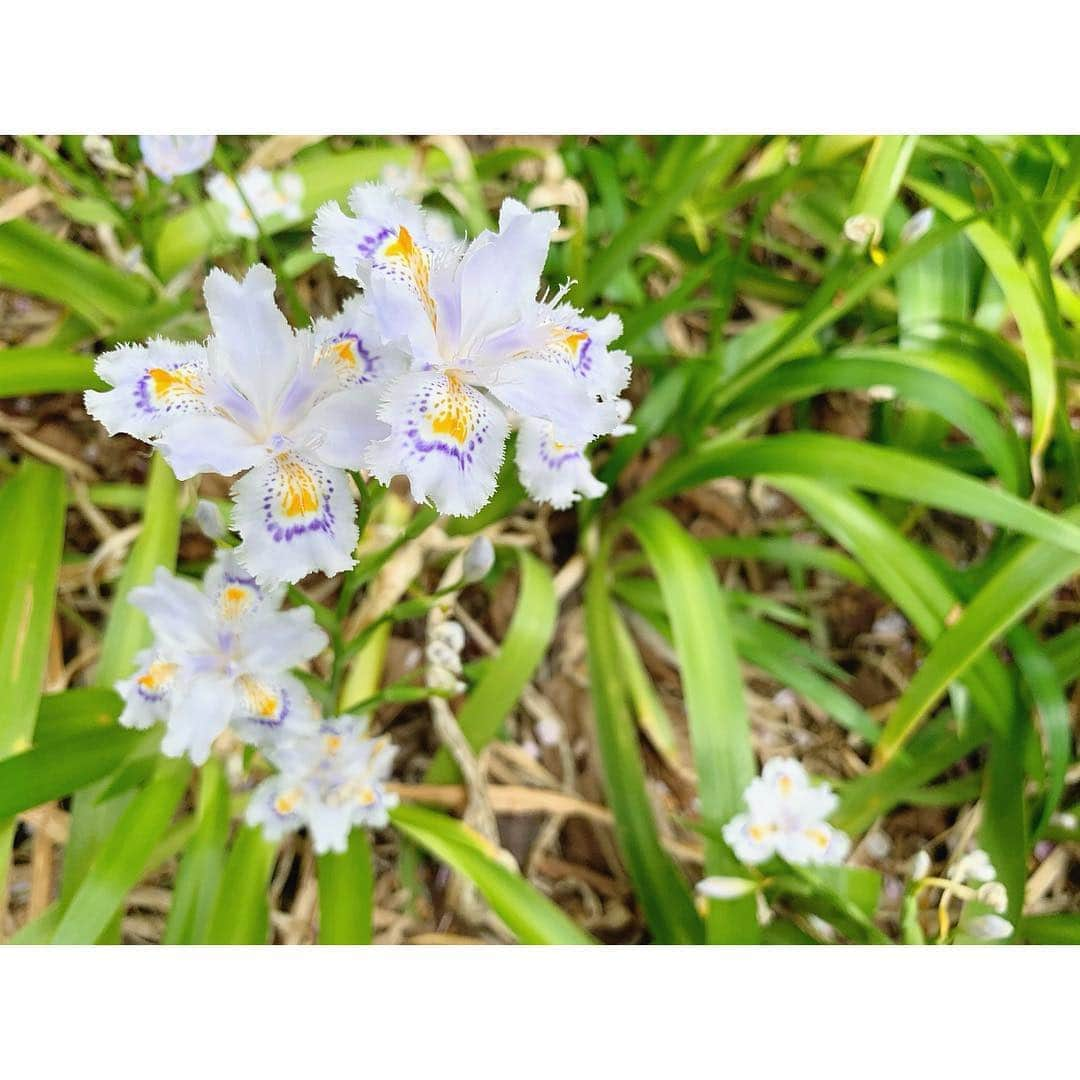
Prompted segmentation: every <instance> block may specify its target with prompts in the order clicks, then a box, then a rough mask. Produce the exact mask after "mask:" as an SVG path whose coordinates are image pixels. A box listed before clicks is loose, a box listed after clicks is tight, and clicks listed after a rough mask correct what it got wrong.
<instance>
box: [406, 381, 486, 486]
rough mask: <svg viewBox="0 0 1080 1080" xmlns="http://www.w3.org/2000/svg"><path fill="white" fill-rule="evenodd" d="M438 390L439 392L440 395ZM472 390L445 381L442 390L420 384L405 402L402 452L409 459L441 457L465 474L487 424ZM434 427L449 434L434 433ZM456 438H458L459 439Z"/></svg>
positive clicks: (437, 387) (438, 431) (430, 385)
mask: <svg viewBox="0 0 1080 1080" xmlns="http://www.w3.org/2000/svg"><path fill="white" fill-rule="evenodd" d="M440 390H441V392H440ZM474 396H475V397H477V398H478V397H479V394H477V392H476V391H475V390H472V389H471V388H469V387H467V386H464V385H463V384H462V383H460V382H458V381H457V380H456V379H449V378H446V379H444V380H443V386H442V387H440V385H439V384H437V383H426V384H424V385H423V386H422V387H421V388H420V389H419V390H417V392H416V393H415V394H413V396H412V398H411V399H410V400H409V404H408V407H407V409H406V420H405V430H404V436H405V438H404V449H405V451H406V453H407V455H408V456H409V457H410V458H417V457H426V456H427V455H428V454H442V455H444V456H445V457H448V458H452V459H453V460H454V461H456V462H457V465H458V468H459V469H460V470H461V471H462V472H465V471H466V470H467V469H468V468H469V466H471V465H472V464H473V459H474V453H475V451H476V449H477V447H479V446H481V445H482V444H483V442H484V437H485V436H486V435H487V432H488V426H489V425H488V424H487V423H486V422H485V421H483V420H482V419H481V415H482V411H481V409H480V408H478V405H479V402H474V401H473V400H472V398H473V397H474ZM436 425H439V426H440V427H441V428H447V429H450V430H437V429H436ZM459 436H460V437H459Z"/></svg>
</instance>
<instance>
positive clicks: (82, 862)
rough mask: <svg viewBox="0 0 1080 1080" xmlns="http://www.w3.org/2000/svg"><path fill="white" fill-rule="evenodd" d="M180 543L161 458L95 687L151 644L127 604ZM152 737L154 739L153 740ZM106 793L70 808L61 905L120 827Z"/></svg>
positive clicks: (173, 486)
mask: <svg viewBox="0 0 1080 1080" xmlns="http://www.w3.org/2000/svg"><path fill="white" fill-rule="evenodd" d="M179 539H180V510H179V487H178V485H177V482H176V478H175V477H174V476H173V474H172V470H171V469H170V468H169V466H168V465H167V464H166V463H165V460H164V459H163V458H162V457H161V456H160V455H158V454H155V455H154V457H153V458H152V459H151V464H150V474H149V477H148V479H147V485H146V506H145V511H144V513H143V521H142V532H141V533H140V534H139V537H138V539H137V540H136V541H135V544H134V545H133V547H132V549H131V553H130V554H129V555H128V559H127V565H126V566H125V567H124V572H123V574H122V575H121V577H120V581H119V583H118V584H117V587H116V589H115V591H114V593H113V605H112V613H111V615H110V617H109V621H108V624H107V625H106V627H105V636H104V638H103V640H102V645H101V657H100V659H99V661H98V666H97V672H96V674H95V682H96V683H97V685H98V686H100V687H108V688H110V689H111V688H112V687H113V686H114V685H115V684H116V682H117V681H118V680H120V679H123V678H126V677H127V676H128V675H130V674H131V669H132V665H133V664H134V660H135V654H136V653H137V652H138V651H139V650H140V649H142V648H144V647H145V646H146V645H147V644H149V641H150V628H149V626H148V625H147V622H146V616H145V615H143V613H142V612H141V611H139V610H138V609H137V608H134V607H132V606H131V605H130V604H128V603H126V597H127V595H128V593H129V592H130V591H131V590H132V589H133V588H135V587H136V586H138V585H145V584H147V583H148V582H149V581H150V580H151V578H152V577H153V574H154V569H155V567H157V566H162V565H163V566H169V567H171V566H173V565H174V563H175V560H176V548H177V544H178V543H179ZM151 738H152V736H151ZM101 794H102V790H100V789H98V788H90V789H87V790H86V791H82V792H79V793H78V794H77V795H76V796H75V799H74V800H73V804H72V814H71V836H70V837H69V840H68V844H67V846H66V848H65V850H64V881H63V890H62V894H61V901H62V903H64V904H67V903H68V902H69V901H70V900H71V898H72V897H73V896H74V895H75V892H76V890H77V889H78V887H79V885H80V884H81V883H82V879H83V876H84V875H85V873H86V871H87V868H88V867H89V865H90V861H91V859H92V858H93V856H94V852H95V851H96V850H97V848H98V846H99V845H100V844H101V843H102V841H103V840H104V839H105V837H106V836H108V835H109V832H110V830H111V829H112V827H113V826H114V825H115V824H116V822H117V820H118V818H119V816H120V814H121V813H122V812H123V810H124V807H125V805H126V804H127V800H126V798H119V799H112V800H110V801H109V802H108V803H105V804H99V803H98V798H99V797H100V795H101Z"/></svg>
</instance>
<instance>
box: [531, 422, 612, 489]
mask: <svg viewBox="0 0 1080 1080" xmlns="http://www.w3.org/2000/svg"><path fill="white" fill-rule="evenodd" d="M516 460H517V467H518V475H519V476H520V477H521V483H522V485H523V486H524V488H525V490H526V491H527V492H528V493H529V494H530V495H531V496H532V497H533V498H534V499H536V500H537V502H547V503H551V505H552V506H554V507H555V509H556V510H565V509H566V508H567V507H569V506H572V505H573V504H574V503H575V502H577V501H578V499H579V498H581V497H582V496H584V497H585V498H587V499H597V498H599V497H600V496H601V495H603V494H604V492H605V491H607V485H606V484H602V483H601V482H600V481H599V480H597V479H596V477H595V476H593V474H592V470H591V468H590V467H589V462H588V460H587V459H586V457H585V455H584V454H583V453H582V452H581V450H579V449H577V448H576V447H573V446H570V445H567V444H564V443H560V442H558V441H557V439H556V438H555V432H554V429H553V428H552V426H551V425H550V424H548V423H546V422H545V421H542V420H524V421H522V423H521V426H520V428H519V429H518V438H517V459H516Z"/></svg>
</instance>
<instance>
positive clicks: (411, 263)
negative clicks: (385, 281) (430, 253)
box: [383, 225, 436, 326]
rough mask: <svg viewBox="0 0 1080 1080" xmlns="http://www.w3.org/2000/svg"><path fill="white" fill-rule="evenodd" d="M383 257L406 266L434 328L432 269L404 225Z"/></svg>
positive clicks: (400, 226)
mask: <svg viewBox="0 0 1080 1080" xmlns="http://www.w3.org/2000/svg"><path fill="white" fill-rule="evenodd" d="M383 256H384V258H387V259H395V260H398V261H399V262H401V263H403V264H404V266H405V270H406V272H407V274H408V276H409V277H410V278H411V279H412V283H413V285H414V286H415V288H416V293H417V295H418V296H419V297H420V302H421V303H422V304H423V305H424V310H425V311H426V312H427V313H428V318H429V319H430V320H431V325H432V326H434V325H435V323H436V310H435V298H434V297H433V296H432V295H431V269H430V267H429V266H428V257H427V254H426V253H425V252H424V250H423V249H422V248H419V247H417V246H416V241H415V240H413V238H412V233H410V232H409V230H408V229H406V228H405V226H404V225H399V226H398V231H397V236H396V238H395V239H394V240H393V241H392V242H391V243H389V244H388V245H387V246H386V248H385V249H384V250H383Z"/></svg>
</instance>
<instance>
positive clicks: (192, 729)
mask: <svg viewBox="0 0 1080 1080" xmlns="http://www.w3.org/2000/svg"><path fill="white" fill-rule="evenodd" d="M281 594H282V590H281V589H280V588H278V589H274V590H270V591H268V590H266V589H264V588H262V587H261V586H260V585H259V584H258V582H256V580H255V579H254V578H253V577H252V576H251V574H249V573H248V572H247V571H246V570H245V569H244V568H243V566H241V564H240V563H239V562H238V561H237V560H236V558H235V556H234V555H233V554H232V552H229V551H222V552H219V554H218V557H217V558H216V560H215V561H214V563H213V565H212V566H211V567H210V569H209V570H207V572H206V575H205V577H204V579H203V586H202V588H201V589H200V588H199V587H198V586H196V585H194V584H193V583H192V582H190V581H185V580H183V579H182V578H179V577H176V576H175V575H173V574H170V573H169V572H168V571H167V570H166V569H165V568H164V567H158V569H157V571H156V572H155V575H154V582H153V584H152V585H145V586H142V587H140V588H137V589H132V590H131V593H130V594H129V596H128V599H129V601H130V602H131V603H132V604H134V605H135V607H137V608H139V609H140V610H141V611H143V612H145V613H146V616H147V618H148V619H149V621H150V627H151V629H152V630H153V633H154V644H153V646H152V647H151V648H150V649H147V650H146V651H144V652H143V653H141V654H140V655H139V656H138V657H137V663H138V665H139V666H138V670H137V671H136V672H135V674H134V675H132V676H131V678H129V679H125V680H123V681H122V682H120V683H119V684H117V691H118V692H119V693H120V695H121V697H123V699H124V711H123V713H122V714H121V716H120V723H121V724H123V725H124V726H125V727H131V728H148V727H150V726H151V725H152V724H154V723H155V722H156V721H158V720H164V721H165V728H166V730H165V737H164V739H163V740H162V744H161V749H162V750H163V752H164V753H166V754H168V755H169V756H171V757H179V756H180V755H182V754H185V753H186V754H187V755H188V756H189V757H190V758H191V760H192V761H193V762H195V764H196V765H201V764H202V763H203V762H204V761H206V759H207V758H208V757H209V755H210V747H211V745H212V744H213V742H214V740H215V739H216V738H217V737H218V736H219V735H220V734H221V733H222V732H223V731H224V730H225V728H226V727H227V726H229V725H230V724H232V725H233V726H234V727H235V729H236V731H237V733H238V734H239V735H240V736H241V737H243V738H246V739H247V740H248V741H252V742H261V741H263V738H264V737H266V738H269V737H270V736H275V737H279V736H281V735H282V734H283V733H286V734H291V733H302V732H304V731H306V730H309V729H311V728H313V727H314V726H315V723H316V715H317V714H316V711H315V704H314V702H313V701H312V700H311V697H310V696H309V695H308V693H307V691H306V690H305V689H304V687H303V684H302V683H301V682H300V681H299V680H298V679H296V678H295V677H294V676H292V675H289V674H288V671H289V669H290V668H292V667H296V666H297V665H299V664H303V663H305V662H306V661H308V660H310V659H311V658H312V657H313V656H315V655H317V654H318V653H320V652H321V651H322V650H323V649H324V648H325V647H326V645H327V637H326V634H325V633H324V632H323V631H322V630H320V629H319V628H318V627H317V626H316V625H315V621H314V618H313V616H312V613H311V610H310V609H309V608H296V609H293V610H289V611H281V610H279V605H280V602H281Z"/></svg>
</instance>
